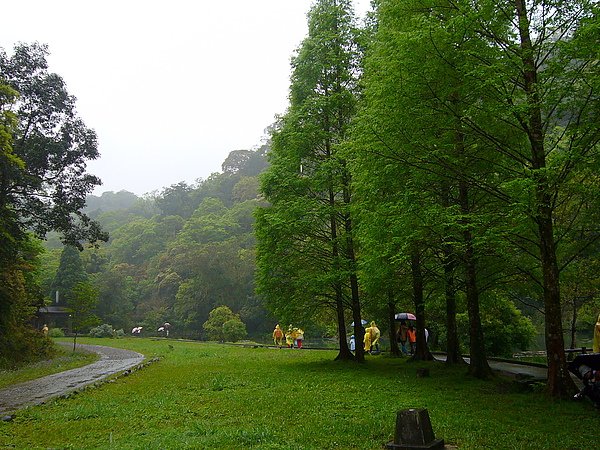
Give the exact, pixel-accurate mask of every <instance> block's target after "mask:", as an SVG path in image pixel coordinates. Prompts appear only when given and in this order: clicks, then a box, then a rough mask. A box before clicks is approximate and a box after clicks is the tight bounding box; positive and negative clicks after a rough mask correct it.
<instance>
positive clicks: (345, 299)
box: [257, 0, 364, 361]
mask: <svg viewBox="0 0 600 450" xmlns="http://www.w3.org/2000/svg"><path fill="white" fill-rule="evenodd" d="M358 56H359V54H358V47H357V44H356V28H355V25H354V17H353V11H352V7H351V2H350V1H348V0H320V1H317V2H316V3H315V4H314V6H313V7H312V8H311V10H310V12H309V14H308V36H307V37H306V38H305V39H304V41H303V42H302V44H301V45H300V48H299V49H298V52H297V54H296V56H295V57H294V58H293V60H292V82H291V86H290V107H289V109H288V112H287V113H286V115H285V116H284V117H283V118H282V119H281V122H280V124H279V128H278V130H277V131H276V132H275V133H274V134H273V142H272V151H271V153H270V154H269V155H270V162H271V167H270V168H269V170H268V171H267V173H266V174H265V176H264V177H263V179H262V191H263V193H264V194H265V197H266V199H267V200H268V201H269V202H270V203H271V206H270V207H268V208H264V209H263V210H262V211H260V214H259V216H258V220H257V235H258V239H259V246H258V261H259V277H258V284H259V288H260V290H261V292H262V294H263V295H264V296H265V297H267V299H268V300H269V301H270V303H271V304H272V305H273V306H274V307H276V308H277V309H279V310H280V311H281V310H285V309H286V308H287V309H289V308H290V307H292V308H293V307H294V306H295V307H296V309H300V310H303V311H305V312H312V311H313V309H315V308H316V309H318V308H320V307H321V306H324V305H330V306H332V307H333V308H334V310H335V315H336V320H337V325H338V335H339V344H340V353H339V355H338V358H339V359H352V358H354V356H353V355H352V353H351V352H350V350H349V348H348V345H347V342H346V320H347V319H346V312H345V311H346V309H347V308H349V309H350V310H351V312H352V319H353V320H354V323H355V324H356V327H355V330H354V331H355V333H354V334H355V336H356V337H357V339H358V340H359V341H360V340H362V335H363V330H362V327H361V326H360V323H361V320H360V300H359V289H358V278H357V272H356V270H357V269H356V248H355V242H354V237H353V234H354V232H353V222H352V218H351V216H350V210H349V206H350V203H351V199H352V192H351V188H350V181H351V180H350V172H349V170H348V168H347V165H346V161H345V159H344V158H343V157H342V155H341V152H340V146H341V145H343V143H344V141H345V140H346V138H347V132H348V127H349V123H350V120H351V118H352V117H353V114H354V111H355V102H356V100H355V95H356V92H357V76H358V67H359V66H358V62H359V59H358ZM275 239H279V240H278V241H276V240H275ZM290 278H291V279H292V280H293V281H292V280H290ZM307 287H308V288H307ZM283 292H286V296H285V297H281V294H282V293H283ZM283 302H287V303H288V304H285V305H282V303H283ZM356 359H357V360H359V361H360V360H363V359H364V356H363V351H362V348H361V347H360V346H359V347H358V348H357V351H356Z"/></svg>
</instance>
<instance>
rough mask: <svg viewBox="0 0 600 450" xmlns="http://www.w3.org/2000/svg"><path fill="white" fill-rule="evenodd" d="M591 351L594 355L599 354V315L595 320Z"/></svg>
mask: <svg viewBox="0 0 600 450" xmlns="http://www.w3.org/2000/svg"><path fill="white" fill-rule="evenodd" d="M593 350H594V353H600V315H598V320H596V325H595V326H594V344H593Z"/></svg>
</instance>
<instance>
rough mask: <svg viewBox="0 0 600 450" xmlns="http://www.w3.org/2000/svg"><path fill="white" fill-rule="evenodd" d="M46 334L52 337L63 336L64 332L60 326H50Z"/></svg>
mask: <svg viewBox="0 0 600 450" xmlns="http://www.w3.org/2000/svg"><path fill="white" fill-rule="evenodd" d="M48 336H49V337H53V338H59V337H65V332H64V331H63V330H62V329H60V328H50V330H48Z"/></svg>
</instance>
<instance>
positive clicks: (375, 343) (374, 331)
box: [370, 321, 381, 353]
mask: <svg viewBox="0 0 600 450" xmlns="http://www.w3.org/2000/svg"><path fill="white" fill-rule="evenodd" d="M370 330H371V352H372V351H373V349H375V353H379V338H380V337H381V331H379V328H377V325H376V324H375V322H374V321H373V322H371V327H370Z"/></svg>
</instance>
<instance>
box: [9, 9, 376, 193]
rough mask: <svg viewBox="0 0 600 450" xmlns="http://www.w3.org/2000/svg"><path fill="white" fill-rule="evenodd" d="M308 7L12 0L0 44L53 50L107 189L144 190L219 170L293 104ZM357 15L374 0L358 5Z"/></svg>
mask: <svg viewBox="0 0 600 450" xmlns="http://www.w3.org/2000/svg"><path fill="white" fill-rule="evenodd" d="M312 3H313V2H312V0H195V1H191V0H171V1H169V2H166V1H161V2H158V1H153V0H145V1H138V0H118V1H115V0H104V1H102V2H96V1H94V2H91V1H82V0H77V1H73V0H71V1H68V0H53V1H49V0H19V1H11V2H5V3H4V4H3V5H2V16H3V19H2V24H1V25H0V47H3V48H4V49H5V50H6V51H7V52H9V53H11V52H12V48H13V46H14V44H15V43H16V42H26V43H31V42H34V41H37V42H40V43H45V44H48V46H49V51H50V56H49V57H48V61H49V64H50V70H51V71H52V72H56V73H58V74H59V75H60V76H62V77H63V79H64V80H65V82H66V83H67V88H68V90H69V93H71V94H72V95H75V97H77V110H78V112H79V115H80V116H81V117H82V118H83V120H84V122H85V123H86V125H87V126H88V127H89V128H93V129H94V130H95V131H96V133H97V135H98V141H99V149H100V153H101V157H100V159H99V160H96V161H92V162H90V163H89V165H88V169H89V170H88V171H89V172H90V173H93V174H94V175H97V176H99V177H100V178H101V179H102V181H103V185H102V186H100V187H99V188H97V189H96V190H95V191H94V193H95V194H96V195H99V194H100V193H102V192H104V191H119V190H122V189H125V190H128V191H131V192H134V193H135V194H138V195H141V194H144V193H147V192H151V191H154V190H160V189H162V188H163V187H166V186H170V185H171V184H175V183H178V182H179V181H186V182H188V183H192V182H194V181H195V180H197V179H199V178H202V179H205V178H207V177H208V176H209V175H210V174H211V173H213V172H220V171H221V163H222V162H223V160H224V159H225V158H226V157H227V155H228V154H229V152H230V151H232V150H238V149H252V148H255V147H256V146H258V145H260V143H261V139H262V138H263V136H264V129H265V128H266V127H267V126H268V125H270V124H271V123H273V122H274V117H275V115H276V114H281V113H283V112H285V109H286V106H287V102H288V98H287V96H288V88H289V76H290V58H291V56H292V54H293V52H294V50H295V49H296V48H297V47H298V45H299V44H300V42H301V41H302V39H303V38H304V37H305V36H306V33H307V26H306V13H307V12H308V10H309V8H310V6H311V5H312ZM354 4H355V8H356V12H357V13H358V14H359V15H363V14H364V12H365V11H366V10H367V9H368V7H369V0H354Z"/></svg>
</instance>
